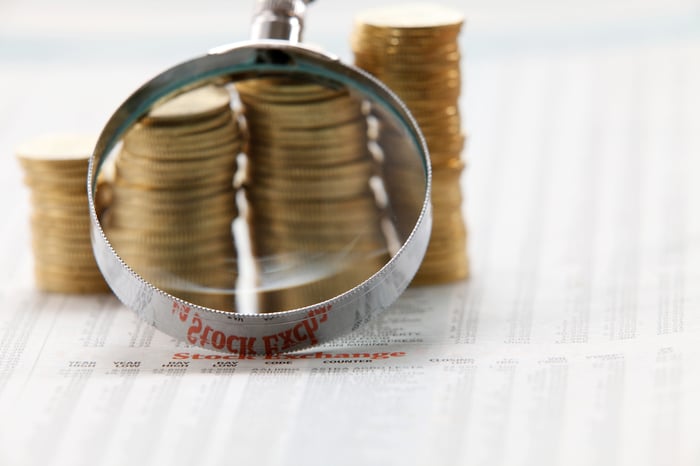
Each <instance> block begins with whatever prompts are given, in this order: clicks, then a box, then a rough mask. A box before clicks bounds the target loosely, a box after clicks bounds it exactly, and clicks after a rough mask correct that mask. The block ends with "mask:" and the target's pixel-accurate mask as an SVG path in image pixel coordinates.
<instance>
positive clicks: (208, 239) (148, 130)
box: [102, 85, 242, 311]
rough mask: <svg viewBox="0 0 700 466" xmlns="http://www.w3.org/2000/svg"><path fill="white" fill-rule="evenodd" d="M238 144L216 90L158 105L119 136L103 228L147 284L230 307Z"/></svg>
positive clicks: (223, 97)
mask: <svg viewBox="0 0 700 466" xmlns="http://www.w3.org/2000/svg"><path fill="white" fill-rule="evenodd" d="M241 148H242V139H241V134H240V131H239V125H238V123H237V120H236V117H235V115H234V112H233V111H232V109H231V105H230V94H229V92H228V91H227V90H225V89H224V88H220V87H216V86H213V85H210V86H206V87H202V88H199V89H196V90H193V91H190V92H187V93H184V94H181V95H178V96H177V97H175V98H174V99H172V100H169V101H167V102H166V103H164V104H162V105H161V106H158V107H155V109H154V110H152V111H151V112H150V113H149V114H148V115H147V116H146V117H144V118H143V119H142V120H140V121H139V122H138V123H137V124H135V125H134V126H133V127H132V128H131V129H130V130H129V131H128V132H127V133H126V135H125V136H124V138H123V141H122V147H121V150H120V151H119V153H118V156H117V158H116V161H115V168H116V169H115V178H114V182H113V186H112V190H113V200H112V205H111V208H110V209H109V211H108V212H107V215H106V216H105V217H104V218H103V221H102V223H103V226H104V229H105V232H106V234H107V237H108V238H109V240H110V242H111V243H112V245H113V246H114V248H115V250H116V251H117V253H118V254H119V255H120V257H121V258H122V259H123V260H124V261H125V262H126V263H127V264H128V265H129V266H130V267H131V268H132V269H133V270H134V271H135V272H137V273H139V274H140V275H141V276H142V277H143V278H145V279H146V280H148V281H149V282H151V283H153V284H154V285H155V286H157V287H159V288H161V289H164V290H166V291H168V292H170V293H172V294H173V295H175V296H177V297H179V298H182V299H185V300H188V301H191V302H193V303H196V304H199V305H203V306H207V307H211V308H215V309H220V310H229V311H233V310H235V298H234V296H233V290H234V288H235V284H236V278H237V275H238V274H237V269H236V267H237V266H236V250H235V247H234V241H233V236H232V222H233V220H234V219H235V218H236V217H237V215H238V211H237V208H236V202H235V190H234V187H233V179H234V174H235V172H236V169H237V162H236V158H237V156H238V154H239V153H240V151H241Z"/></svg>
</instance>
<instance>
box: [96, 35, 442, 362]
mask: <svg viewBox="0 0 700 466" xmlns="http://www.w3.org/2000/svg"><path fill="white" fill-rule="evenodd" d="M276 53H281V54H282V55H283V56H287V57H290V58H291V59H292V63H288V64H284V65H283V64H280V63H274V59H273V60H272V61H268V62H267V63H266V60H267V59H269V57H270V56H274V55H275V54H276ZM246 67H250V69H251V70H255V72H264V73H275V72H277V71H279V72H282V70H283V71H284V72H285V73H289V72H292V73H304V72H306V71H307V68H308V69H312V70H313V71H314V73H317V72H318V71H319V70H323V71H326V72H327V75H326V76H324V77H325V78H328V79H329V80H332V81H336V82H340V83H343V84H348V85H350V86H352V87H360V88H362V89H367V90H371V92H372V93H373V94H374V95H376V96H378V97H380V98H381V100H382V101H383V102H387V103H389V106H387V110H390V111H391V112H393V113H394V114H395V116H396V117H397V118H399V119H400V120H401V121H402V122H403V124H404V125H405V127H406V128H407V129H408V130H409V132H410V133H411V135H413V136H414V138H415V144H416V145H417V147H416V149H417V152H418V154H419V156H421V157H422V160H421V162H422V164H423V169H424V173H425V180H426V183H425V196H424V201H423V205H422V207H421V211H420V214H419V216H418V219H417V221H416V224H415V227H414V229H413V231H412V232H411V233H410V235H409V236H408V238H407V239H406V241H405V242H404V244H403V245H402V246H401V247H400V249H399V250H398V251H397V252H396V254H394V256H393V257H391V259H390V260H389V261H388V262H387V263H386V264H385V265H384V266H383V267H382V268H381V269H380V270H379V271H378V272H376V273H375V274H374V275H372V276H371V277H369V278H368V279H367V280H365V281H364V282H362V283H361V284H359V285H357V286H355V287H353V288H352V289H350V290H348V291H346V292H345V293H342V294H340V295H338V296H336V297H334V298H331V299H328V300H325V301H323V302H320V303H317V304H314V305H310V306H306V307H303V308H299V309H293V310H287V311H279V312H272V313H266V314H239V313H233V312H226V311H220V310H216V309H210V308H207V307H204V306H200V305H197V304H194V303H190V302H187V301H184V300H182V299H180V298H177V297H176V296H173V295H171V294H169V293H167V292H165V291H163V290H161V289H159V288H156V287H155V286H153V285H152V284H150V283H149V282H148V281H146V280H145V279H144V278H143V277H141V276H140V275H139V274H138V273H136V272H135V271H134V270H132V269H131V268H130V267H129V266H128V264H126V263H125V262H124V261H123V260H122V259H121V258H120V257H119V255H118V253H117V252H116V251H115V250H114V248H113V247H112V245H111V244H110V242H109V240H108V238H107V236H106V235H105V232H104V231H103V229H102V226H101V224H100V220H99V217H98V215H97V211H96V207H95V191H96V186H97V174H98V172H99V169H100V166H101V165H102V163H104V161H105V160H106V158H107V157H108V155H109V153H110V152H111V150H112V149H113V148H114V146H115V145H116V144H117V143H118V141H119V140H120V138H121V137H122V136H123V134H124V133H125V132H126V130H127V129H128V128H129V127H130V126H131V125H132V124H133V123H135V122H136V120H137V119H138V118H139V117H141V116H143V115H144V114H145V113H146V112H147V111H148V109H149V108H150V107H151V106H152V105H153V104H154V103H156V102H158V101H159V100H161V99H162V98H164V97H166V96H168V95H170V94H172V92H173V91H176V90H177V89H180V88H187V87H188V86H190V87H192V86H195V85H196V84H197V82H198V81H204V80H207V79H210V78H215V77H219V76H225V75H227V74H231V73H233V72H236V70H239V71H240V70H242V69H244V68H246ZM305 67H306V68H305ZM254 76H255V74H254V72H252V74H251V77H254ZM87 184H88V186H87V188H88V203H89V209H90V218H91V229H90V231H91V239H92V245H93V251H94V254H95V259H96V262H97V264H98V266H99V268H100V270H101V271H102V273H103V275H104V277H105V279H106V281H107V283H108V284H109V285H110V287H111V288H112V290H113V292H114V294H115V295H116V296H117V297H118V298H119V299H120V300H121V301H122V302H123V303H124V304H125V305H126V306H127V307H129V308H131V309H132V310H134V311H135V312H136V313H137V314H138V315H139V316H140V317H141V318H143V319H144V320H146V321H147V322H149V323H150V324H152V325H153V326H155V327H156V328H157V329H159V330H161V331H163V332H164V333H166V334H168V335H171V336H173V337H175V338H178V339H180V340H185V341H187V342H188V343H190V344H193V345H197V346H201V347H203V348H208V349H213V350H217V351H224V352H228V353H231V354H235V355H238V356H239V357H241V358H243V357H254V356H255V355H262V354H274V353H279V352H287V351H293V350H299V349H303V348H305V347H309V346H312V345H317V344H320V343H323V342H326V341H329V340H331V339H333V338H336V337H338V336H341V335H343V334H347V333H349V332H350V331H352V330H354V329H356V328H358V327H360V326H361V325H362V324H363V323H365V322H366V321H368V320H370V319H371V318H372V317H373V316H374V315H375V314H377V313H379V312H380V311H382V310H384V309H386V308H387V307H388V306H390V305H391V304H392V303H393V302H395V301H396V299H398V297H399V296H400V295H401V293H402V292H403V291H404V290H405V289H406V287H407V286H408V284H409V283H410V281H411V280H412V278H413V276H414V275H415V273H416V272H417V270H418V267H419V265H420V263H421V261H422V258H423V256H424V254H425V251H426V249H427V245H428V240H429V237H430V230H431V224H432V215H431V202H430V192H431V191H430V190H431V169H430V162H429V155H428V149H427V146H426V143H425V140H424V138H423V135H422V133H421V131H420V129H419V127H418V125H417V123H416V121H415V120H414V118H413V117H412V116H411V114H410V112H409V111H408V109H407V108H406V106H405V104H404V103H403V102H402V101H401V100H400V99H399V98H398V97H396V95H395V94H394V93H393V92H391V91H390V90H389V89H388V88H387V87H386V86H385V85H384V84H382V83H381V82H380V81H378V80H377V79H376V78H374V77H372V76H371V75H369V74H368V73H366V72H364V71H362V70H360V69H358V68H355V67H352V66H349V65H345V64H342V63H341V62H340V61H339V60H338V59H337V58H335V57H333V56H330V55H328V54H325V53H322V52H320V51H318V50H316V49H313V48H310V47H307V46H304V45H302V44H291V43H289V42H287V41H284V40H275V39H267V40H256V41H246V42H238V43H235V44H231V45H226V46H222V47H217V48H216V49H214V50H212V51H211V52H210V53H209V54H207V55H204V56H202V57H199V58H195V59H193V60H190V61H187V62H184V63H182V64H180V65H176V66H174V67H173V68H170V69H169V70H166V71H165V72H163V73H161V74H159V75H158V76H156V77H155V78H153V79H152V80H150V81H148V82H147V83H146V84H144V85H143V86H142V87H141V88H139V89H138V90H137V91H136V92H134V93H133V94H132V95H131V96H130V97H129V98H128V99H127V100H126V101H124V103H123V104H122V105H121V106H120V107H119V108H118V109H117V110H116V111H115V112H114V114H113V115H112V117H111V118H110V119H109V120H108V122H107V124H106V125H105V127H104V129H103V131H102V133H101V134H100V136H99V139H98V141H97V145H96V147H95V150H94V152H93V154H92V156H91V158H90V163H89V170H88V180H87Z"/></svg>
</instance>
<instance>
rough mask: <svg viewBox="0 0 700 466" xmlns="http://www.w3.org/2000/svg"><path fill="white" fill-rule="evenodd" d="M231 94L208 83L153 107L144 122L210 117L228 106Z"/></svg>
mask: <svg viewBox="0 0 700 466" xmlns="http://www.w3.org/2000/svg"><path fill="white" fill-rule="evenodd" d="M230 102H231V96H230V94H229V93H228V91H227V90H226V89H224V88H222V87H218V86H214V85H208V86H203V87H199V88H196V89H192V90H189V91H186V92H183V93H181V94H178V95H176V96H174V97H172V98H170V99H168V100H166V101H165V102H163V103H162V104H160V105H157V106H156V107H154V108H153V109H152V110H151V111H150V112H149V113H148V116H147V117H145V118H144V119H143V123H145V124H157V123H161V122H178V123H179V122H182V121H191V120H197V119H202V118H205V117H210V116H212V115H214V114H217V113H222V112H223V111H225V110H226V109H227V108H229V106H230Z"/></svg>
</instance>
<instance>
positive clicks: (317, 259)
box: [237, 78, 387, 312]
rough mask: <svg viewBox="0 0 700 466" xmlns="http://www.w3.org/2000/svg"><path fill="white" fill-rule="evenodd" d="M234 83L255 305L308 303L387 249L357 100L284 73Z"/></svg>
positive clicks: (371, 269)
mask: <svg viewBox="0 0 700 466" xmlns="http://www.w3.org/2000/svg"><path fill="white" fill-rule="evenodd" d="M237 89H238V92H239V94H240V97H241V101H242V103H243V109H244V115H245V119H246V124H247V126H248V132H249V146H248V150H247V151H246V153H247V155H248V174H247V180H246V197H247V199H248V202H249V205H250V216H249V218H250V225H251V234H252V243H253V252H254V254H255V256H256V257H257V258H258V261H259V263H260V264H261V267H262V268H263V270H261V271H260V276H261V283H260V288H261V289H263V290H268V291H267V292H263V293H261V295H260V296H259V302H260V307H261V310H262V311H265V312H269V311H280V310H284V309H294V308H298V307H302V306H306V305H309V304H313V303H316V302H319V301H322V300H324V299H328V298H331V297H333V296H336V295H337V294H340V293H342V292H343V291H345V290H347V289H350V288H351V287H352V286H355V285H357V284H359V283H361V282H362V281H364V280H365V279H367V278H369V277H370V276H371V275H372V274H374V273H375V272H376V271H377V270H379V269H380V268H381V267H382V266H383V265H384V264H385V263H386V260H387V248H386V241H385V239H384V236H383V234H382V230H381V227H380V210H379V208H378V207H377V202H376V200H375V195H374V192H373V191H372V189H371V186H370V178H371V177H372V176H373V175H374V170H375V167H374V165H375V163H374V160H373V158H372V156H371V154H370V152H369V149H368V146H367V119H366V116H365V115H364V114H363V111H362V102H361V101H360V100H358V99H356V98H355V97H353V96H352V95H351V94H350V93H349V92H348V91H347V90H346V89H334V88H329V87H326V86H323V85H320V84H316V83H312V82H305V81H299V80H294V79H292V78H267V79H256V80H250V81H244V82H241V83H238V84H237ZM277 272H280V275H279V276H280V277H282V276H284V279H282V278H280V279H279V280H277V279H276V273H277ZM290 277H293V278H292V279H291V280H290Z"/></svg>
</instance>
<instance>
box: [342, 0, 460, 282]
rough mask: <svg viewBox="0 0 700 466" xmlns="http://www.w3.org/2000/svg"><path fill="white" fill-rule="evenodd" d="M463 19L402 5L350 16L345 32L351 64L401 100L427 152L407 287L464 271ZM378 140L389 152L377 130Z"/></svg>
mask: <svg viewBox="0 0 700 466" xmlns="http://www.w3.org/2000/svg"><path fill="white" fill-rule="evenodd" d="M463 21H464V18H463V16H462V14H461V13H459V12H458V11H454V10H452V9H448V8H443V7H439V6H435V5H430V4H407V3H406V4H404V3H402V4H397V5H396V6H392V7H386V8H377V9H371V10H367V11H365V12H364V13H362V14H360V15H358V16H357V18H356V24H355V29H354V32H353V36H352V48H353V51H354V54H355V64H356V65H357V66H359V67H360V68H363V69H365V70H366V71H368V72H370V73H372V74H373V75H374V76H376V77H377V78H379V79H380V80H382V81H383V82H384V83H385V84H387V85H388V86H389V87H390V88H391V89H392V90H393V91H394V92H395V93H396V94H397V95H398V96H399V97H400V98H401V99H402V100H403V101H404V102H405V103H406V105H407V106H408V108H409V110H410V111H411V113H412V114H413V115H414V117H415V118H416V120H417V122H418V124H419V126H420V128H421V130H422V132H423V134H424V136H425V139H426V142H427V144H428V149H429V150H430V155H431V163H432V168H433V191H432V200H433V229H432V235H431V241H430V244H429V246H428V251H427V253H426V256H425V259H424V261H423V264H422V265H421V268H420V270H419V271H418V274H417V275H416V277H415V279H414V281H413V283H414V284H436V283H443V282H450V281H454V280H460V279H463V278H466V277H467V276H468V274H469V266H468V259H467V251H466V239H467V232H466V227H465V224H464V218H463V216H462V213H461V212H462V210H461V207H462V193H461V189H460V177H461V174H462V171H463V170H464V162H463V161H462V159H461V153H462V149H463V147H464V142H465V136H464V134H463V132H462V128H461V119H460V114H459V106H458V100H459V96H460V89H461V74H460V52H459V46H458V36H459V33H460V30H461V27H462V23H463ZM379 141H380V144H381V143H382V142H383V146H384V147H385V150H387V149H386V148H387V147H388V148H389V150H390V146H391V143H390V141H382V135H381V134H380V136H379Z"/></svg>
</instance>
